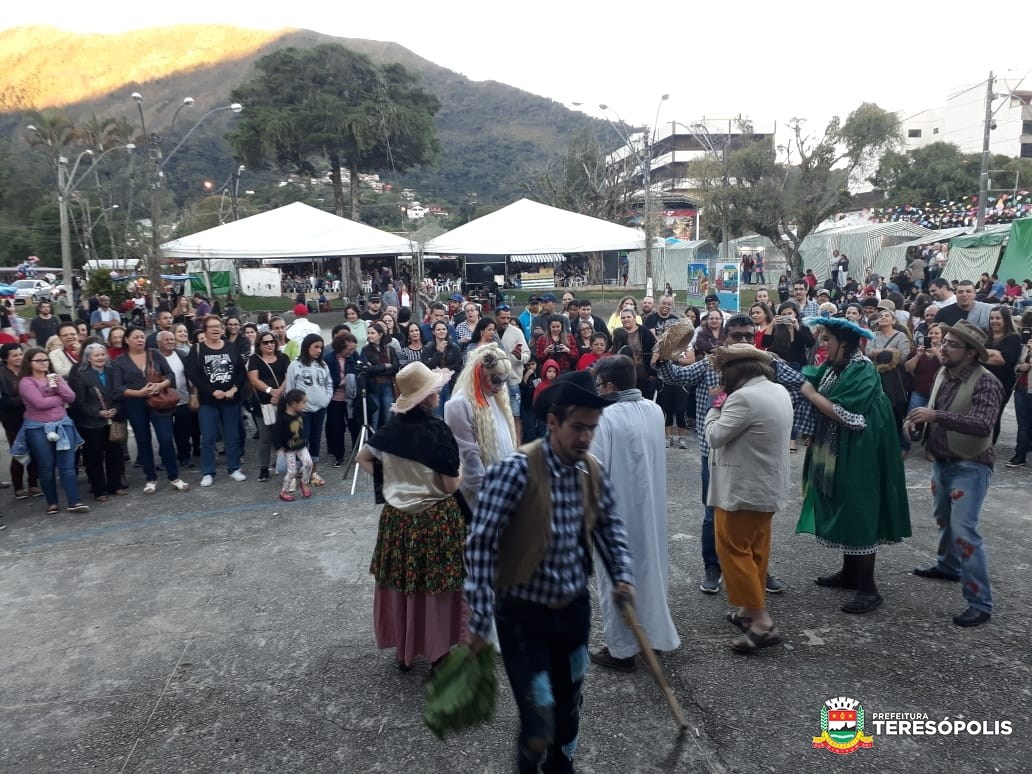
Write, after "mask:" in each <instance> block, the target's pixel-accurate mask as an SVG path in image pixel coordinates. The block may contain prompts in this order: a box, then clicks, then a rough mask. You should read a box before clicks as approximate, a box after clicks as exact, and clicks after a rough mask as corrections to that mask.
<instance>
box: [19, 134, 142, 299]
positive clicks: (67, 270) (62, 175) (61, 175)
mask: <svg viewBox="0 0 1032 774" xmlns="http://www.w3.org/2000/svg"><path fill="white" fill-rule="evenodd" d="M26 129H28V130H29V131H30V132H32V133H33V134H35V135H36V136H37V137H39V138H40V139H43V140H45V139H46V138H44V137H43V135H42V134H41V133H40V131H39V129H38V128H36V127H35V126H33V125H32V124H29V125H28V126H27V127H26ZM135 149H136V145H134V144H133V143H131V142H130V143H127V144H125V145H116V146H114V147H112V148H108V149H107V150H105V151H104V152H102V153H101V154H100V155H99V156H98V155H96V154H95V153H94V152H93V151H92V150H89V149H86V150H84V151H82V152H81V153H79V155H78V156H77V157H76V158H75V163H74V164H72V168H71V169H70V170H69V169H68V157H67V156H63V155H60V154H58V156H57V159H56V162H57V210H58V215H59V217H60V222H61V276H62V280H63V282H64V285H65V290H66V291H67V293H68V298H69V299H70V302H71V304H72V307H73V308H74V306H75V284H74V283H73V282H72V235H71V228H70V226H69V222H68V199H69V197H70V196H71V195H72V193H73V192H74V191H75V189H76V188H77V187H78V185H79V183H81V182H82V180H83V178H84V177H86V173H87V172H88V171H89V170H88V169H84V170H83V172H82V174H81V175H80V176H79V177H76V176H75V175H76V173H77V172H78V171H79V164H81V163H82V160H83V159H84V158H86V157H87V156H88V157H89V158H90V164H91V165H93V164H96V163H98V162H99V161H100V160H101V159H102V158H104V157H105V156H107V155H108V154H109V153H112V152H114V151H116V150H127V151H129V152H130V153H132V152H133V151H134V150H135Z"/></svg>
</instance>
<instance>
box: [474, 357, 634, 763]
mask: <svg viewBox="0 0 1032 774" xmlns="http://www.w3.org/2000/svg"><path fill="white" fill-rule="evenodd" d="M612 402H613V398H612V397H610V396H602V395H599V394H598V392H597V391H596V389H595V381H594V378H593V377H592V376H591V374H590V373H588V372H587V371H573V372H569V373H565V374H562V375H561V376H559V377H558V378H557V379H556V381H555V383H554V384H553V385H551V386H550V387H549V388H548V389H546V390H545V391H544V392H542V393H541V394H540V395H539V396H538V399H537V400H536V401H535V403H534V411H535V412H536V413H537V415H538V417H539V418H540V419H541V420H543V421H545V422H547V425H548V433H547V435H546V437H545V438H544V439H542V440H539V441H535V442H533V443H531V444H528V445H527V446H523V447H520V449H519V450H518V451H516V452H513V453H512V454H510V455H509V456H508V457H506V458H505V459H503V460H502V461H501V462H498V463H496V464H494V465H492V466H491V467H489V468H488V469H487V471H486V473H485V474H484V478H483V482H482V487H481V490H480V497H479V499H478V501H477V508H476V512H475V515H474V517H473V521H472V523H471V524H470V526H469V536H468V537H467V539H466V584H465V589H466V599H467V602H468V603H469V608H470V618H469V629H470V632H471V633H472V635H473V638H472V643H471V646H472V648H473V649H474V650H475V651H476V650H479V649H480V648H482V647H483V646H484V644H485V642H486V640H487V637H488V636H489V634H490V632H491V619H492V618H494V620H495V623H496V624H497V627H498V640H499V644H500V646H501V650H502V659H503V661H504V663H505V671H506V673H507V674H508V676H509V684H510V685H511V686H512V690H513V695H514V696H515V699H516V705H517V707H518V708H519V713H520V732H519V737H518V740H517V768H518V771H519V772H521V774H522V773H524V772H528V773H529V772H538V771H540V770H542V769H541V767H542V765H543V766H544V768H543V770H544V771H549V772H572V771H573V754H574V751H575V750H576V748H577V735H578V728H579V722H580V705H581V685H582V683H583V681H584V675H585V672H586V670H587V664H588V648H587V645H588V633H589V631H590V628H591V603H590V598H589V596H588V576H589V575H590V574H591V570H592V562H591V556H592V543H594V544H595V548H596V549H597V551H598V554H599V556H600V557H601V559H602V561H603V563H604V564H605V566H606V571H607V572H608V573H609V574H610V576H611V577H612V579H613V593H614V595H615V596H618V597H620V598H621V599H629V598H630V596H631V594H632V584H633V576H632V570H631V556H630V553H629V551H628V548H627V536H626V533H625V531H624V525H623V522H621V521H620V518H619V517H618V516H617V515H616V514H615V513H614V509H613V503H614V498H613V492H612V487H611V485H610V483H609V478H608V476H607V474H606V472H605V470H604V469H603V467H602V466H601V465H600V464H599V463H598V461H596V460H595V458H594V457H591V456H590V455H589V454H588V449H589V448H590V446H591V441H592V438H593V437H594V434H595V430H596V428H597V427H598V425H599V419H600V417H601V414H602V409H603V408H605V407H606V406H608V405H610V404H611V403H612ZM529 481H533V482H534V486H528V482H529Z"/></svg>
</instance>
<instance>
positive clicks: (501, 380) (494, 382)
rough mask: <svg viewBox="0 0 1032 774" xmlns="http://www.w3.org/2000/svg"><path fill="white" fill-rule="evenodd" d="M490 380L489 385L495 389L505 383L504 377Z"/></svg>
mask: <svg viewBox="0 0 1032 774" xmlns="http://www.w3.org/2000/svg"><path fill="white" fill-rule="evenodd" d="M490 379H491V384H492V385H494V386H495V387H501V386H502V385H503V384H505V381H506V380H505V377H504V376H491V377H490Z"/></svg>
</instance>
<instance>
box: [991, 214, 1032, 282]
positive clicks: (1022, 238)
mask: <svg viewBox="0 0 1032 774" xmlns="http://www.w3.org/2000/svg"><path fill="white" fill-rule="evenodd" d="M997 276H999V277H1000V278H1001V279H1004V280H1007V279H1013V280H1016V281H1017V282H1019V283H1020V282H1021V281H1022V280H1025V279H1032V218H1022V219H1021V220H1016V221H1014V222H1013V223H1011V230H1010V241H1009V242H1008V243H1007V252H1005V253H1004V254H1003V260H1002V261H1000V269H999V271H997Z"/></svg>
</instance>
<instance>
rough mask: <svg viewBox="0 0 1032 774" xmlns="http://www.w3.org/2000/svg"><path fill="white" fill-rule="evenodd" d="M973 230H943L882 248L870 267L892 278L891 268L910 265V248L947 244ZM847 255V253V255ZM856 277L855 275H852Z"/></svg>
mask: <svg viewBox="0 0 1032 774" xmlns="http://www.w3.org/2000/svg"><path fill="white" fill-rule="evenodd" d="M972 230H973V228H971V227H969V226H959V227H957V228H944V229H940V230H938V231H933V232H932V235H931V236H930V237H920V238H918V239H912V240H910V241H909V242H903V243H901V244H898V245H891V246H890V247H883V248H882V249H881V250H879V251H878V252H877V253H876V254H875V256H874V258H873V260H872V261H871V265H872V266H873V267H874V271H875V272H876V273H877V274H880V275H881V276H883V277H890V276H892V270H893V268H897V269H899V270H900V271H902V270H903V269H905V268H906V267H907V266H909V265H910V262H909V261H908V260H907V250H909V249H910V248H911V247H920V246H921V245H926V244H928V243H929V242H948V241H950V240H951V239H953V237H957V236H961V235H962V234H967V233H968V232H970V231H972ZM847 255H848V253H847ZM850 261H851V262H850V264H849V268H850V271H852V269H853V264H852V259H850ZM853 276H856V275H853ZM857 279H858V280H862V279H863V277H857Z"/></svg>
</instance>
